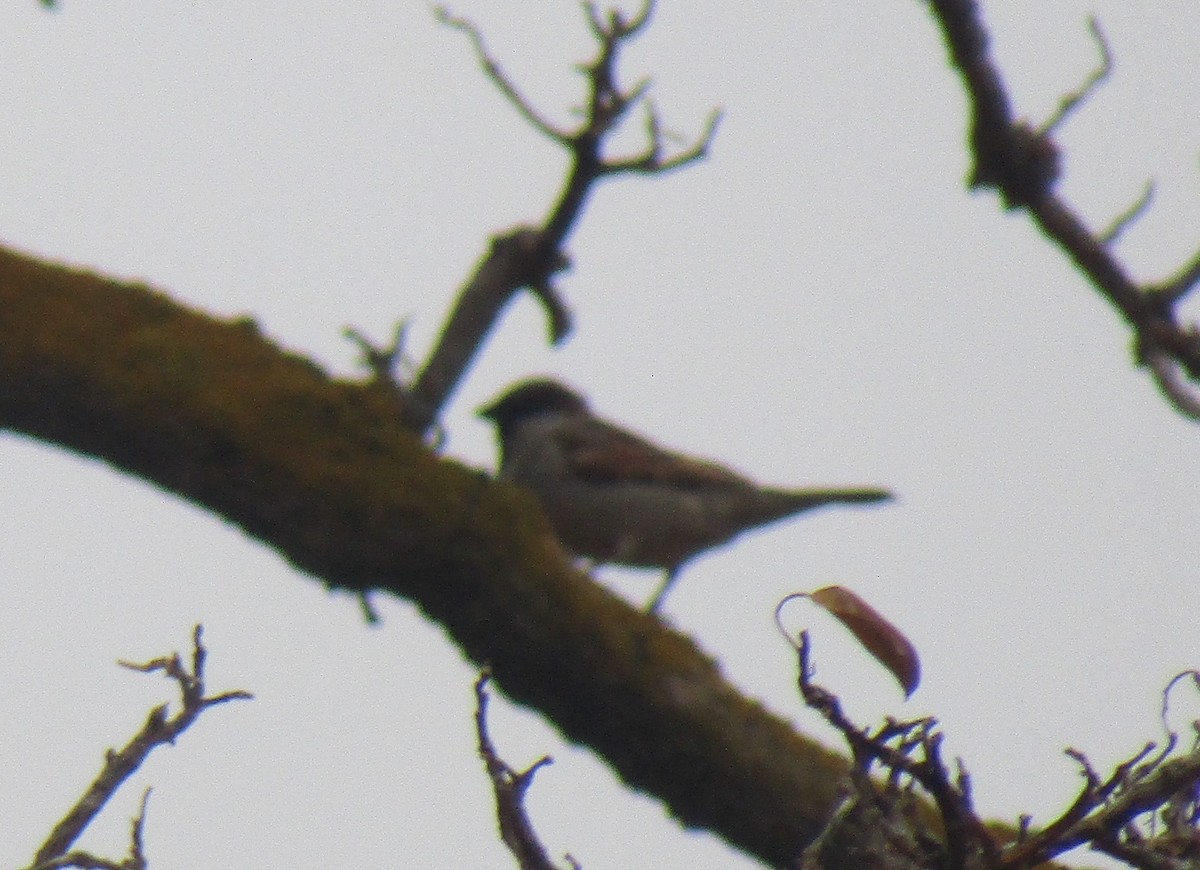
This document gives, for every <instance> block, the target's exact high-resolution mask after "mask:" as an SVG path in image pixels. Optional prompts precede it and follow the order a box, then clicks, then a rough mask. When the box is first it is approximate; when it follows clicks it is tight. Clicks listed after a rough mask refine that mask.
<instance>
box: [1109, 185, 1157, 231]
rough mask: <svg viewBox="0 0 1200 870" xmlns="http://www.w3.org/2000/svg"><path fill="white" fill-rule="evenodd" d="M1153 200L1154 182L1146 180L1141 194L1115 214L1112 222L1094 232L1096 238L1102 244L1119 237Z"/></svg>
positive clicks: (1143, 212) (1144, 211)
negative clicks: (1127, 206) (1123, 209)
mask: <svg viewBox="0 0 1200 870" xmlns="http://www.w3.org/2000/svg"><path fill="white" fill-rule="evenodd" d="M1153 201H1154V182H1153V181H1147V182H1146V186H1145V187H1144V188H1142V195H1141V196H1139V197H1138V198H1137V200H1135V201H1134V202H1133V204H1132V205H1130V206H1129V208H1127V209H1125V211H1123V212H1121V213H1120V214H1119V215H1117V216H1116V217H1115V218H1114V219H1113V221H1112V223H1110V224H1109V225H1108V226H1107V227H1105V228H1104V229H1103V230H1101V231H1100V232H1098V233H1097V234H1096V238H1097V239H1098V240H1099V241H1100V244H1102V245H1111V244H1113V243H1114V242H1116V241H1117V239H1119V238H1120V237H1121V234H1122V233H1124V232H1125V230H1126V229H1128V228H1129V226H1130V225H1131V224H1132V223H1133V222H1134V221H1136V220H1137V219H1138V218H1140V217H1141V216H1142V215H1143V214H1145V213H1146V210H1147V209H1148V208H1150V203H1151V202H1153Z"/></svg>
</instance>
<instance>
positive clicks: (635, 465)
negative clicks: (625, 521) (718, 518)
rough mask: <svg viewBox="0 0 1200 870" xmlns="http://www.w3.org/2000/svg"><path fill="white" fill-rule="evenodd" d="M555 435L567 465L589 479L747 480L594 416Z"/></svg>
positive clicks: (715, 483) (707, 484)
mask: <svg viewBox="0 0 1200 870" xmlns="http://www.w3.org/2000/svg"><path fill="white" fill-rule="evenodd" d="M559 439H560V443H561V444H562V446H563V450H564V452H565V454H566V456H567V464H568V467H569V468H570V469H571V470H572V471H573V472H574V473H575V474H576V475H577V476H578V477H579V478H580V479H583V480H587V481H590V482H592V483H619V482H623V481H628V482H637V483H661V484H664V485H670V486H674V487H678V488H679V489H684V490H695V489H711V488H714V487H716V488H721V487H729V486H748V485H752V484H751V483H750V481H748V480H746V478H744V477H742V476H741V475H740V474H737V473H736V472H734V471H731V470H730V469H728V468H725V467H723V466H721V465H717V464H716V463H714V462H707V461H705V460H702V459H693V458H691V457H688V456H683V455H680V454H678V453H672V452H671V451H669V450H663V449H662V448H661V447H655V446H654V445H653V444H651V443H650V442H649V441H646V440H645V439H642V438H639V437H637V436H636V435H633V434H631V433H629V432H626V431H625V430H623V429H619V428H617V427H616V426H613V425H611V424H610V423H605V422H604V421H603V420H597V419H595V418H590V419H587V420H582V419H580V420H575V421H573V422H572V425H571V426H570V427H566V428H564V429H563V430H561V431H560V432H559Z"/></svg>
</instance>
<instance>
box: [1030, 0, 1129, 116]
mask: <svg viewBox="0 0 1200 870" xmlns="http://www.w3.org/2000/svg"><path fill="white" fill-rule="evenodd" d="M1088 30H1089V31H1091V34H1092V38H1093V39H1095V40H1096V47H1097V48H1098V49H1099V51H1100V65H1099V66H1098V67H1096V69H1095V70H1094V71H1093V72H1092V74H1091V75H1090V76H1088V78H1087V80H1086V81H1085V82H1084V83H1083V84H1082V85H1080V86H1079V88H1078V90H1075V91H1073V92H1071V93H1069V94H1067V95H1066V96H1064V97H1063V99H1062V102H1060V103H1059V105H1058V111H1057V112H1055V113H1054V114H1053V115H1052V116H1051V117H1050V118H1049V119H1048V120H1047V121H1046V123H1045V124H1043V125H1042V126H1041V127H1040V128H1039V130H1038V132H1039V133H1040V134H1042V135H1049V134H1050V133H1053V132H1054V131H1055V130H1056V129H1057V128H1058V127H1059V126H1060V125H1061V124H1062V123H1063V121H1065V120H1066V119H1067V117H1068V116H1069V115H1070V114H1071V113H1072V112H1074V111H1075V110H1076V109H1078V108H1079V107H1080V106H1081V105H1083V103H1084V102H1085V101H1086V100H1087V99H1088V97H1090V96H1091V95H1092V94H1093V93H1095V91H1096V89H1097V88H1098V87H1099V86H1100V85H1101V84H1102V83H1103V82H1104V81H1105V80H1106V79H1107V78H1108V77H1109V75H1111V74H1112V69H1113V56H1112V51H1111V50H1110V49H1109V47H1108V40H1107V39H1105V38H1104V31H1103V30H1101V29H1100V22H1099V21H1098V20H1096V16H1094V15H1090V16H1088Z"/></svg>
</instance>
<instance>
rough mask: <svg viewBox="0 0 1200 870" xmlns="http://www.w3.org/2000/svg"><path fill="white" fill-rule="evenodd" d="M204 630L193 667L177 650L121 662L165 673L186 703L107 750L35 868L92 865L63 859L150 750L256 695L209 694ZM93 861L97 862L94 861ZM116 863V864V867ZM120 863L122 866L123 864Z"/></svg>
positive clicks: (160, 712)
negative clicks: (220, 707)
mask: <svg viewBox="0 0 1200 870" xmlns="http://www.w3.org/2000/svg"><path fill="white" fill-rule="evenodd" d="M202 632H203V628H202V627H201V626H199V625H197V626H196V627H195V629H194V630H193V633H192V662H191V669H190V670H188V669H187V668H186V667H185V666H184V664H183V661H182V659H181V658H180V656H179V653H174V654H172V655H171V656H169V657H163V658H157V659H153V660H152V661H149V662H146V663H144V664H131V663H129V662H124V661H122V662H119V664H120V665H121V666H122V667H126V668H129V669H131V670H136V671H141V672H142V673H151V672H153V671H162V672H163V673H164V674H165V675H166V676H168V677H169V678H171V679H172V680H174V681H175V682H176V683H178V684H179V691H180V695H181V698H182V702H183V703H182V708H181V709H180V711H179V713H177V714H176V715H175V716H174V718H168V717H167V705H166V704H163V705H161V706H159V707H155V708H154V709H153V710H152V711H150V715H149V717H147V719H146V723H145V724H144V725H143V726H142V729H141V731H139V732H138V733H137V734H136V735H134V737H133V739H132V740H130V741H129V743H127V744H126V745H125V746H124V747H123V748H122V749H120V750H118V751H113V750H111V749H110V750H109V751H108V752H107V753H106V755H105V762H104V767H103V769H102V770H101V771H100V774H99V776H97V777H96V779H95V781H94V782H92V784H91V785H90V786H88V789H87V791H86V792H84V794H83V797H81V798H80V799H79V801H78V803H76V804H75V806H74V807H72V808H71V809H70V810H69V811H68V812H67V814H66V816H64V817H63V819H62V820H61V821H60V822H59V823H58V824H57V825H55V826H54V830H53V831H51V832H50V836H49V837H48V838H47V839H46V842H45V843H43V844H42V846H41V847H40V848H39V849H38V851H37V854H36V855H35V856H34V859H33V864H32V867H33V868H36V870H44V868H51V867H65V866H72V865H73V866H79V867H85V866H89V865H87V864H81V863H79V860H77V858H78V857H79V856H80V854H81V853H75V855H74V856H73V857H72V859H71V861H70V862H68V863H63V860H65V856H67V850H68V849H70V848H71V845H72V844H73V843H74V842H75V841H76V840H77V839H78V838H79V835H80V834H82V833H83V831H84V829H85V828H86V827H87V826H88V825H89V824H91V822H92V820H93V819H94V818H95V817H96V816H97V815H98V814H99V812H100V810H102V809H103V808H104V806H105V804H107V803H108V801H109V800H110V799H111V798H112V796H113V795H114V794H115V793H116V791H117V789H118V788H120V787H121V785H122V784H123V783H124V782H125V780H127V779H128V778H129V777H130V776H131V775H133V773H134V772H135V771H136V770H137V769H138V768H139V767H141V765H142V762H144V761H145V760H146V758H147V757H148V756H149V755H150V753H151V752H152V751H153V750H154V749H155V748H156V747H158V746H162V745H163V744H168V743H174V742H175V740H176V739H177V738H178V737H179V735H180V734H182V733H183V732H184V731H186V730H187V729H188V727H190V726H191V724H192V723H193V722H195V721H196V719H197V718H198V717H199V716H200V714H201V713H202V712H204V711H205V710H206V709H208V708H209V707H212V706H215V705H217V704H223V703H225V702H227V701H234V700H242V699H248V698H252V697H253V695H251V694H250V693H249V692H244V691H241V690H236V691H232V692H222V693H221V694H219V695H213V696H211V697H205V695H204V659H205V656H206V655H207V651H206V650H205V649H204V645H203V644H202V643H201V640H200V638H201V634H202ZM147 794H148V793H147ZM145 801H146V798H145V797H143V799H142V814H141V815H139V820H138V821H137V822H136V824H135V829H134V834H135V836H134V844H135V847H136V848H135V850H134V854H135V855H140V852H141V824H142V823H141V821H140V820H141V818H142V817H143V816H144V813H145ZM91 860H93V861H94V860H96V859H91ZM56 862H57V863H56ZM91 866H97V867H99V866H104V865H102V864H93V865H91ZM112 866H114V867H117V866H118V865H112ZM120 866H122V867H123V866H124V865H120Z"/></svg>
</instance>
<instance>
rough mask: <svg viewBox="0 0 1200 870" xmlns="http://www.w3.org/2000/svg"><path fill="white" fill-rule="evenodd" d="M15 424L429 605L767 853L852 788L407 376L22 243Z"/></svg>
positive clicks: (5, 312)
mask: <svg viewBox="0 0 1200 870" xmlns="http://www.w3.org/2000/svg"><path fill="white" fill-rule="evenodd" d="M0 428H4V429H8V430H11V431H14V432H20V433H23V434H25V435H29V436H31V437H34V438H38V439H41V440H43V441H47V442H50V443H54V444H58V445H61V446H62V447H65V448H67V449H69V450H73V451H76V452H79V453H83V454H86V455H88V456H93V457H96V458H98V459H101V460H103V461H105V462H107V463H109V464H110V465H112V466H114V467H115V468H117V469H119V470H121V471H124V472H126V473H129V474H133V475H136V476H138V477H140V478H142V479H144V480H148V481H151V482H153V483H155V484H157V485H158V486H160V487H162V488H164V489H166V490H168V491H170V492H173V493H175V494H177V495H178V496H180V497H181V498H183V499H186V500H188V501H190V502H192V503H194V504H197V505H200V506H203V507H205V508H207V509H209V510H211V511H213V512H214V513H216V514H218V515H220V516H222V517H225V518H226V519H228V520H229V521H230V522H232V523H234V524H236V525H237V526H239V527H240V528H242V529H243V530H244V531H245V532H246V533H247V534H249V535H251V536H253V537H255V538H257V539H259V540H260V541H262V542H263V543H265V544H267V545H268V546H270V547H272V548H274V549H275V550H276V551H278V552H279V553H280V554H281V555H283V556H284V557H285V558H287V559H288V560H289V561H290V562H292V564H294V565H295V566H296V567H297V568H299V569H300V570H302V571H305V572H307V573H309V574H311V575H314V576H316V577H318V578H320V579H321V580H322V581H323V582H324V583H326V584H327V585H329V586H330V587H340V588H345V589H349V590H354V591H366V590H371V589H380V590H386V591H390V592H392V593H394V594H396V595H399V596H402V597H404V598H407V599H409V600H411V601H413V602H415V603H416V604H418V605H419V606H420V607H421V609H422V610H423V611H424V612H425V613H426V614H428V615H429V616H430V617H431V618H432V619H434V620H436V621H438V622H439V623H441V624H442V625H443V626H444V627H445V628H446V630H447V631H448V633H449V634H450V635H451V636H452V637H453V638H454V640H455V642H456V643H457V644H458V645H459V646H460V647H461V648H462V650H463V651H464V653H465V654H466V655H467V656H469V657H470V658H471V659H472V660H473V661H475V662H478V663H481V664H482V663H484V662H487V663H489V664H490V665H491V667H492V671H493V673H494V674H495V678H496V681H497V684H498V685H499V686H500V687H501V688H502V689H503V690H504V691H505V692H506V693H507V694H508V695H509V697H511V698H513V699H514V700H515V701H517V702H519V703H521V704H524V705H526V706H529V707H532V708H534V709H537V710H539V711H541V712H542V713H543V714H544V715H545V716H546V717H547V718H548V719H549V720H550V721H552V722H553V723H555V725H556V726H557V727H558V728H559V729H560V730H561V731H562V732H563V733H564V734H565V735H566V736H567V737H568V738H569V739H571V740H573V741H575V742H577V743H579V744H582V745H585V746H589V747H591V748H592V749H594V750H595V751H596V752H597V753H598V754H599V755H601V756H602V757H604V758H605V759H606V760H607V761H608V763H609V764H610V765H611V766H612V767H613V769H614V770H615V771H616V772H617V774H618V775H619V776H620V777H621V778H622V779H624V780H625V782H627V783H628V784H629V785H630V786H631V787H633V788H635V789H638V790H641V791H645V792H649V793H651V794H654V795H656V796H658V797H660V798H661V799H662V800H663V801H664V802H665V803H666V804H667V805H668V806H669V807H670V809H671V811H672V812H673V813H674V814H675V815H676V816H677V817H678V818H679V819H680V820H681V821H682V822H683V823H684V824H685V825H688V826H694V827H701V828H706V829H709V830H711V831H714V832H716V833H717V834H719V835H720V836H722V837H724V838H725V839H726V840H728V841H729V842H730V843H732V844H734V845H735V846H737V847H738V848H740V849H743V850H745V851H747V852H749V853H751V854H754V855H757V856H759V857H761V858H762V859H763V860H764V861H767V862H769V863H772V864H775V865H784V864H786V863H787V862H788V861H790V860H791V858H792V857H793V856H795V855H796V854H798V853H799V851H800V849H801V847H802V846H803V844H804V843H806V842H807V841H808V840H809V839H811V838H812V837H813V836H814V835H815V834H816V833H817V831H818V830H819V829H820V826H821V825H822V823H823V820H824V818H825V816H826V815H827V814H828V813H829V812H830V811H831V809H832V807H833V806H834V804H835V802H836V788H837V783H838V781H839V780H840V778H841V776H842V775H843V773H844V772H845V770H846V762H845V761H844V760H843V759H841V758H839V757H838V756H837V755H835V754H834V753H832V752H830V751H828V750H826V749H823V748H821V747H819V746H817V745H815V744H813V743H811V742H809V741H807V740H805V739H804V738H802V737H800V736H799V735H797V734H796V733H795V732H794V731H793V730H792V728H791V727H790V726H789V725H788V724H787V723H786V722H785V721H783V720H782V719H780V718H778V717H776V716H774V715H772V714H770V713H768V712H767V711H766V710H764V709H763V708H762V707H761V706H760V705H759V704H758V703H757V702H755V701H752V700H750V699H747V698H744V697H742V696H741V695H740V694H739V693H738V691H737V690H736V689H735V688H734V687H733V686H731V685H730V684H729V683H727V682H726V681H725V680H724V678H723V677H722V676H721V673H720V671H719V669H718V667H717V665H716V664H715V663H714V662H713V661H712V660H711V659H709V658H707V657H706V656H705V655H704V654H703V653H702V652H701V651H700V650H699V649H698V648H697V647H696V646H695V644H694V643H693V642H692V641H691V640H689V639H688V638H687V637H685V636H683V635H680V634H677V633H676V632H673V631H671V630H670V629H668V628H667V627H665V626H664V625H662V624H661V623H660V622H659V621H658V620H656V619H653V618H650V617H647V616H645V615H643V614H641V613H639V612H638V611H636V610H634V609H633V608H631V607H629V606H628V605H626V604H625V603H624V602H622V601H620V600H618V599H617V598H615V597H613V596H611V595H610V594H608V593H607V592H605V591H604V590H603V589H602V588H601V587H600V586H598V585H597V584H595V583H593V582H591V581H590V580H589V579H587V578H586V577H584V576H583V575H581V574H579V573H577V572H575V571H574V570H573V569H572V568H571V566H570V565H569V564H568V562H567V560H566V559H565V558H564V557H563V556H562V554H561V552H560V551H559V548H558V546H557V544H556V543H555V541H554V538H553V536H552V534H551V533H550V531H549V527H548V526H547V524H546V522H545V520H544V518H543V517H542V516H541V514H540V512H539V511H538V509H537V507H536V505H535V503H534V502H533V500H532V498H531V497H530V496H528V495H527V494H525V493H523V492H522V491H520V490H517V489H516V488H514V487H511V486H508V485H504V484H499V483H494V482H492V481H490V480H488V479H487V478H486V477H485V476H484V475H483V474H481V473H479V472H478V471H473V470H471V469H467V468H464V467H462V466H461V465H459V464H457V463H455V462H453V461H449V460H443V459H439V458H438V457H437V456H436V455H434V453H433V452H432V451H430V450H429V449H428V448H427V447H426V446H424V445H423V444H422V443H421V442H420V441H419V440H418V439H417V438H416V437H415V436H414V435H413V434H412V433H411V431H410V430H409V429H407V428H406V426H405V425H404V421H403V420H402V419H400V412H399V410H398V408H397V405H396V403H395V401H394V399H393V398H392V397H391V396H389V395H388V394H387V392H386V391H385V390H381V389H379V388H378V386H377V385H367V386H363V385H357V384H350V383H344V382H339V381H333V380H331V379H329V378H328V377H327V376H326V375H325V374H324V373H323V372H321V371H320V370H319V369H318V368H317V367H316V366H314V365H313V364H311V363H309V362H308V361H306V360H304V359H302V358H300V357H297V356H293V355H290V354H287V353H285V352H283V351H281V350H279V349H278V348H276V347H274V346H272V345H271V344H270V343H269V342H267V341H266V340H264V339H263V338H262V337H261V336H260V335H259V334H258V332H257V330H256V329H255V327H254V326H253V324H252V323H248V322H244V321H243V322H232V323H221V322H218V321H215V320H213V319H211V318H208V317H205V316H203V315H201V314H198V313H196V312H194V311H190V310H187V309H185V308H183V307H181V306H179V305H176V304H175V303H173V302H171V301H170V300H168V299H167V298H166V297H164V296H162V295H160V294H158V293H156V292H154V291H152V290H149V289H147V288H145V287H143V286H138V285H131V284H121V283H117V282H114V281H109V280H106V279H103V278H100V277H97V276H95V275H92V274H87V273H83V272H78V271H72V270H69V269H65V268H62V267H58V266H52V265H48V264H44V263H40V262H38V261H36V260H33V259H31V258H28V257H25V256H22V255H19V254H16V253H13V252H11V251H6V250H3V249H0Z"/></svg>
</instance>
